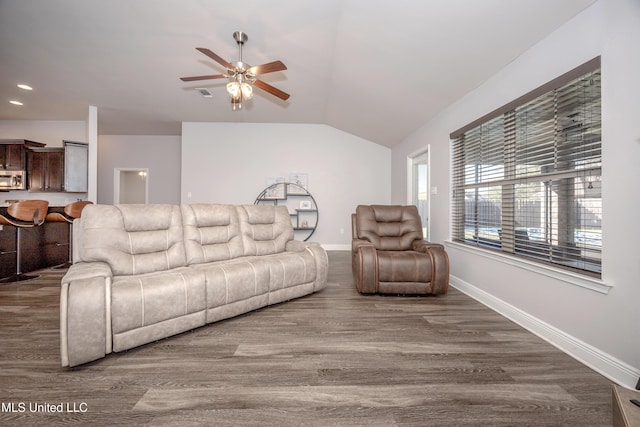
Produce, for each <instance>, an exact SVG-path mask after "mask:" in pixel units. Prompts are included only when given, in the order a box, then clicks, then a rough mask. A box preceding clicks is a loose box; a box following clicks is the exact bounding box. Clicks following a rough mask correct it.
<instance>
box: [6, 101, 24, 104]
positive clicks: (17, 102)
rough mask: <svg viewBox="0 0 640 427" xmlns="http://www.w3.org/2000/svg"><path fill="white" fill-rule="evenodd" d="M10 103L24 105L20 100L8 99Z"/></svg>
mask: <svg viewBox="0 0 640 427" xmlns="http://www.w3.org/2000/svg"><path fill="white" fill-rule="evenodd" d="M9 102H10V103H12V104H13V105H24V104H23V103H22V102H20V101H9Z"/></svg>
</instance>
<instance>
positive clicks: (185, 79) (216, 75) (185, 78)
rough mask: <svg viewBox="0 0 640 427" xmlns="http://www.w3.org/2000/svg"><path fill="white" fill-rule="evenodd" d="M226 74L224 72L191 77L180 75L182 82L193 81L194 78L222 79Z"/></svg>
mask: <svg viewBox="0 0 640 427" xmlns="http://www.w3.org/2000/svg"><path fill="white" fill-rule="evenodd" d="M225 77H227V76H225V75H224V74H210V75H208V76H193V77H180V80H182V81H183V82H193V81H196V80H210V79H223V78H225Z"/></svg>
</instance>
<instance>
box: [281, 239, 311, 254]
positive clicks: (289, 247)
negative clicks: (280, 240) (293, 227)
mask: <svg viewBox="0 0 640 427" xmlns="http://www.w3.org/2000/svg"><path fill="white" fill-rule="evenodd" d="M307 246H309V243H307V242H302V241H300V240H289V241H288V242H287V243H286V244H285V247H284V250H285V251H287V252H304V251H305V250H306V249H307Z"/></svg>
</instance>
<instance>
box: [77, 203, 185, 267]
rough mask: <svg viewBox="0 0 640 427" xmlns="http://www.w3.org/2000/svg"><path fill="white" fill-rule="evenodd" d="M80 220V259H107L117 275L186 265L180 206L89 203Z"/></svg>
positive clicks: (104, 260) (89, 260)
mask: <svg viewBox="0 0 640 427" xmlns="http://www.w3.org/2000/svg"><path fill="white" fill-rule="evenodd" d="M79 221H80V224H81V228H82V231H81V233H80V237H79V238H80V239H81V242H80V245H78V246H79V247H80V246H81V250H79V252H78V255H79V258H80V261H86V262H91V261H99V262H105V263H107V264H109V267H110V268H111V271H112V272H113V274H114V275H134V274H144V273H151V272H154V271H162V270H170V269H172V268H176V267H182V266H185V265H186V258H185V252H184V240H183V233H182V216H181V214H180V207H179V206H173V205H118V206H111V205H88V206H86V207H85V208H84V209H83V211H82V217H81V218H80V220H79Z"/></svg>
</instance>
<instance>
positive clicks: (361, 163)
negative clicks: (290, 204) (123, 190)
mask: <svg viewBox="0 0 640 427" xmlns="http://www.w3.org/2000/svg"><path fill="white" fill-rule="evenodd" d="M390 159H391V150H390V149H389V148H387V147H383V146H380V145H377V144H373V143H371V142H370V141H367V140H364V139H362V138H358V137H355V136H353V135H350V134H348V133H345V132H342V131H339V130H337V129H334V128H332V127H329V126H325V125H301V124H257V123H255V124H254V123H250V124H246V123H183V126H182V190H181V199H182V203H234V204H252V203H254V201H255V199H256V197H257V196H258V195H259V194H260V192H261V191H262V190H263V189H264V188H265V187H266V179H267V178H268V177H285V178H287V177H288V176H289V174H290V173H292V172H301V173H307V174H308V177H309V188H308V189H309V191H310V193H311V194H312V195H313V197H314V198H315V200H316V202H317V204H318V209H319V222H318V228H317V230H316V232H315V233H314V234H313V236H312V237H311V239H310V240H312V241H317V242H320V243H322V244H323V245H324V246H325V247H327V248H329V249H349V248H350V245H351V216H350V215H351V213H352V212H354V211H355V207H356V205H358V204H374V203H381V204H385V203H389V200H390V194H391V189H390V182H391V172H390V168H391V167H390ZM189 194H191V197H189ZM341 231H342V233H341Z"/></svg>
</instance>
